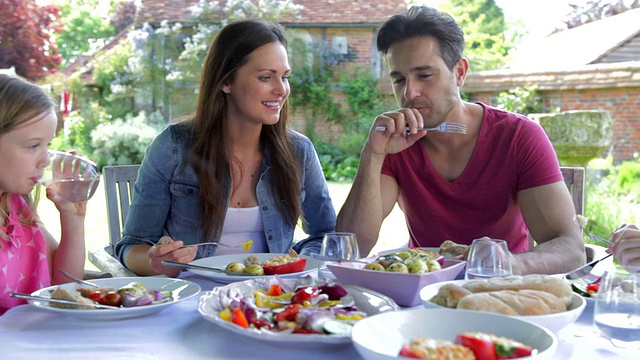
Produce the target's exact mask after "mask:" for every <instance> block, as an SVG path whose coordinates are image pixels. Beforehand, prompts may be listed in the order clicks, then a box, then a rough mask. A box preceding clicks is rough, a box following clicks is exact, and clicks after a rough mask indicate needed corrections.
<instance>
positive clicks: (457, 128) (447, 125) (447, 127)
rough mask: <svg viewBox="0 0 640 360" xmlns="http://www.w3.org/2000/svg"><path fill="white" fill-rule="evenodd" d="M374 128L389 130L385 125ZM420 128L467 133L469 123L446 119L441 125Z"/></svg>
mask: <svg viewBox="0 0 640 360" xmlns="http://www.w3.org/2000/svg"><path fill="white" fill-rule="evenodd" d="M374 130H375V131H379V132H383V131H387V127H386V126H384V125H381V126H376V127H375V128H374ZM418 130H426V131H440V132H445V133H456V134H466V133H467V125H465V124H460V123H456V122H448V121H446V122H443V123H442V124H440V125H439V126H436V127H432V128H427V127H423V128H418ZM407 131H409V128H407Z"/></svg>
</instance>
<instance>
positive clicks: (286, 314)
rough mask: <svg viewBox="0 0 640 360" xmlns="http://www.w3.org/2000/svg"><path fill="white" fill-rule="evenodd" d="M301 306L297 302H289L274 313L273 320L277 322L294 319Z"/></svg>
mask: <svg viewBox="0 0 640 360" xmlns="http://www.w3.org/2000/svg"><path fill="white" fill-rule="evenodd" d="M301 308H302V305H299V304H291V305H289V306H287V307H286V308H284V310H282V311H280V312H279V313H277V314H276V316H275V320H276V321H277V322H280V321H296V315H298V312H299V311H300V309H301Z"/></svg>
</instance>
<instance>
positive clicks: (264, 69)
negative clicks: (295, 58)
mask: <svg viewBox="0 0 640 360" xmlns="http://www.w3.org/2000/svg"><path fill="white" fill-rule="evenodd" d="M290 73H291V68H290V67H289V58H288V57H287V50H286V49H285V47H284V46H283V45H282V44H281V43H279V42H272V43H269V44H266V45H263V46H261V47H259V48H257V49H256V50H254V51H253V52H252V53H251V54H249V61H247V63H246V64H244V65H243V66H242V67H240V68H239V69H238V70H237V72H236V74H235V77H234V79H233V81H232V82H230V83H227V84H225V85H223V86H222V91H223V92H225V93H226V96H227V99H228V103H229V108H228V116H229V119H230V120H231V123H239V124H241V125H248V124H260V125H273V124H275V123H277V122H278V120H279V119H280V110H281V109H282V105H283V104H284V102H285V100H286V99H287V97H289V92H290V88H289V74H290Z"/></svg>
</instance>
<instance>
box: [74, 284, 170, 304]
mask: <svg viewBox="0 0 640 360" xmlns="http://www.w3.org/2000/svg"><path fill="white" fill-rule="evenodd" d="M78 292H80V294H81V295H82V296H83V297H85V298H87V299H90V300H93V301H95V302H96V303H98V304H102V305H110V306H117V307H133V306H145V305H153V304H161V303H164V302H168V301H171V298H172V294H171V291H158V290H148V289H147V288H146V286H145V285H144V284H141V283H139V282H132V283H130V284H127V285H125V286H122V287H121V288H119V289H114V288H78Z"/></svg>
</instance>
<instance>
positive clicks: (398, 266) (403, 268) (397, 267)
mask: <svg viewBox="0 0 640 360" xmlns="http://www.w3.org/2000/svg"><path fill="white" fill-rule="evenodd" d="M387 271H392V272H399V273H409V269H408V268H407V265H405V264H403V263H393V264H391V265H389V267H388V268H387Z"/></svg>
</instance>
